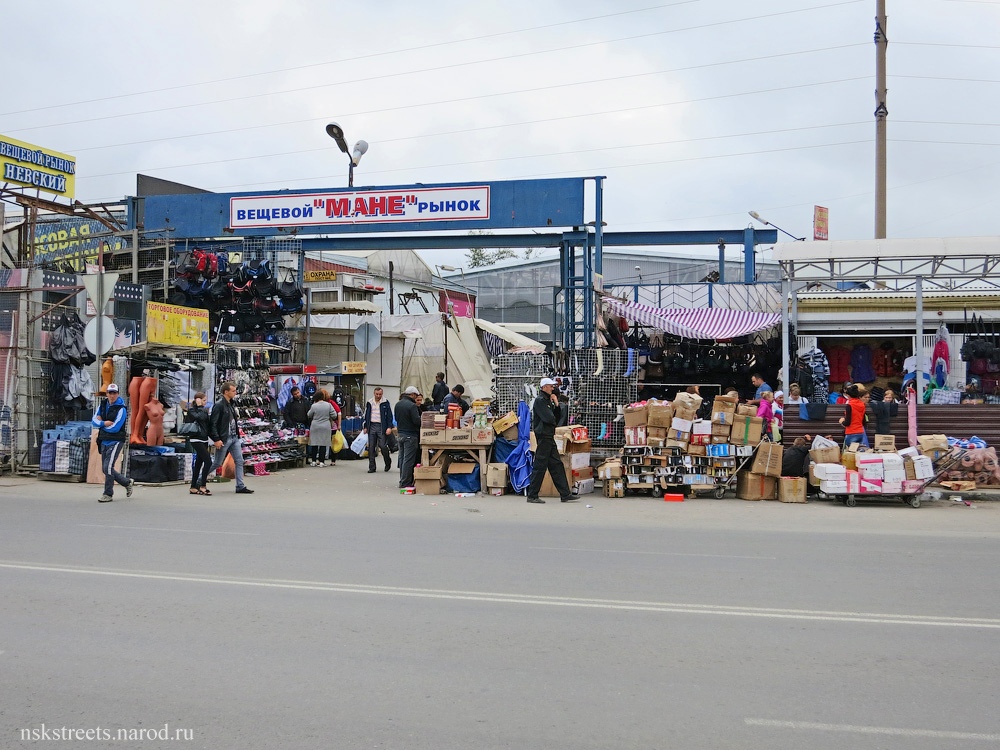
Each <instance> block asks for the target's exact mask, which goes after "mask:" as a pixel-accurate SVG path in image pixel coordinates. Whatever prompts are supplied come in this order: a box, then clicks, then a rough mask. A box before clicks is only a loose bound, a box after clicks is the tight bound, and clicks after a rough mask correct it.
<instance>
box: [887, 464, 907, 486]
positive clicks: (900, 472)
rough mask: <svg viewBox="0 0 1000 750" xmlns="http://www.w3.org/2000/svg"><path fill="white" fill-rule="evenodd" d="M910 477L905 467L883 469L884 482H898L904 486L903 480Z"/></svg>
mask: <svg viewBox="0 0 1000 750" xmlns="http://www.w3.org/2000/svg"><path fill="white" fill-rule="evenodd" d="M906 479H908V477H907V476H906V471H905V470H904V469H885V468H883V470H882V484H883V485H884V484H886V483H890V484H898V485H900V486H902V484H903V481H904V480H906Z"/></svg>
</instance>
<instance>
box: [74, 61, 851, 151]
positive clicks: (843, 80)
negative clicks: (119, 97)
mask: <svg viewBox="0 0 1000 750" xmlns="http://www.w3.org/2000/svg"><path fill="white" fill-rule="evenodd" d="M867 78H869V76H855V77H854V78H838V79H835V80H832V81H818V82H814V83H803V84H797V85H794V86H779V87H778V88H772V89H758V90H756V91H745V92H738V93H735V94H720V95H718V96H709V97H702V98H699V99H685V100H682V101H677V102H663V103H660V104H645V105H641V106H636V107H623V108H620V109H609V110H602V111H598V112H593V111H588V112H583V113H581V114H575V115H561V116H559V117H543V118H539V119H537V120H522V121H521V122H513V123H501V124H499V125H481V126H478V127H474V128H462V129H459V130H447V131H443V132H440V133H431V134H422V135H411V136H402V137H399V138H386V139H381V140H380V141H379V142H380V143H395V142H398V141H411V140H416V139H420V138H429V137H432V136H434V137H436V136H443V135H459V134H462V133H471V132H476V131H480V130H496V129H497V128H509V127H515V126H519V125H538V124H540V123H544V122H556V121H561V120H573V119H578V118H580V117H595V116H599V115H608V114H619V113H621V112H634V111H638V110H644V109H655V108H656V107H672V106H675V105H678V104H696V103H700V102H707V101H714V100H719V99H730V98H732V97H736V96H753V95H756V94H766V93H774V92H779V91H791V90H793V89H801V88H810V87H813V86H826V85H829V84H835V83H847V82H850V81H861V80H865V79H867ZM390 109H392V108H390ZM375 111H389V110H375ZM363 114H367V113H363ZM349 116H353V115H349ZM304 122H316V118H308V119H305V120H289V121H287V122H280V123H272V124H270V125H248V126H246V127H241V128H228V129H226V130H216V131H212V132H207V133H196V134H193V135H186V136H171V137H168V138H151V139H148V140H143V141H131V142H129V143H119V144H112V145H108V146H91V147H89V148H75V149H71V150H72V151H73V153H80V152H82V151H95V150H99V149H106V148H118V147H121V146H136V145H140V144H144V143H159V142H162V141H168V140H179V139H183V138H194V137H199V136H205V135H221V134H225V133H235V132H239V131H244V130H259V129H262V128H273V127H280V126H283V125H297V124H301V123H304Z"/></svg>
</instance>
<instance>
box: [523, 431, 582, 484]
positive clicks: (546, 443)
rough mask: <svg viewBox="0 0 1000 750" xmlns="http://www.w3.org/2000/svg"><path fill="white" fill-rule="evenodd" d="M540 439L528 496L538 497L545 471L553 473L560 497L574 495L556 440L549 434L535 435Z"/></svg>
mask: <svg viewBox="0 0 1000 750" xmlns="http://www.w3.org/2000/svg"><path fill="white" fill-rule="evenodd" d="M535 438H536V440H537V441H538V448H537V450H536V451H535V464H534V466H533V467H532V469H531V484H530V485H528V497H538V491H539V490H540V489H542V481H543V480H544V479H545V471H546V469H547V470H548V472H549V474H551V475H552V484H554V485H555V487H556V491H557V492H558V493H559V498H560V499H561V500H565V499H566V498H569V497H572V496H573V493H572V492H571V491H570V489H569V484H568V483H567V482H566V468H565V467H564V466H563V462H562V460H561V459H560V458H559V451H557V450H556V441H555V440H554V439H552V438H551V437H548V436H547V435H538V434H537V433H536V435H535Z"/></svg>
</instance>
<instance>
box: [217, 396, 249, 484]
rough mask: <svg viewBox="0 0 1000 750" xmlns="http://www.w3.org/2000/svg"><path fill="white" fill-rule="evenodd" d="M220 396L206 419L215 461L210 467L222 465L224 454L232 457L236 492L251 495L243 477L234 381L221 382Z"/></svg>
mask: <svg viewBox="0 0 1000 750" xmlns="http://www.w3.org/2000/svg"><path fill="white" fill-rule="evenodd" d="M221 390H222V398H220V399H219V400H218V401H216V402H215V406H213V407H212V414H211V416H210V417H209V420H208V437H209V439H210V440H211V441H212V442H213V443H214V444H215V463H214V464H212V469H213V470H216V469H219V468H221V467H222V464H223V462H224V461H225V460H226V456H232V457H233V464H234V466H235V468H236V494H237V495H252V494H253V490H252V489H250V488H249V487H247V485H246V482H245V481H244V477H243V441H242V440H241V439H240V423H239V419H238V417H237V415H236V407H235V406H233V398H235V397H236V383H234V382H233V381H232V380H227V381H226V382H225V383H223V384H222V387H221Z"/></svg>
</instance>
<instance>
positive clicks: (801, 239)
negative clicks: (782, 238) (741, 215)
mask: <svg viewBox="0 0 1000 750" xmlns="http://www.w3.org/2000/svg"><path fill="white" fill-rule="evenodd" d="M747 213H749V214H750V216H751V217H752V218H754V219H756V220H757V221H759V222H760V223H761V224H763V225H764V226H765V227H774V228H775V229H777V230H778V231H779V232H785V230H784V229H782V228H781V227H779V226H778V225H777V224H772V223H771V222H769V221H768V220H767V219H762V218H761V217H760V214H759V213H757V212H756V211H748V212H747ZM785 234H787V235H788V236H789V237H791V238H792V239H793V240H795V241H796V242H805V241H806V238H805V237H796V236H795V235H794V234H792V233H791V232H785Z"/></svg>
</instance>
